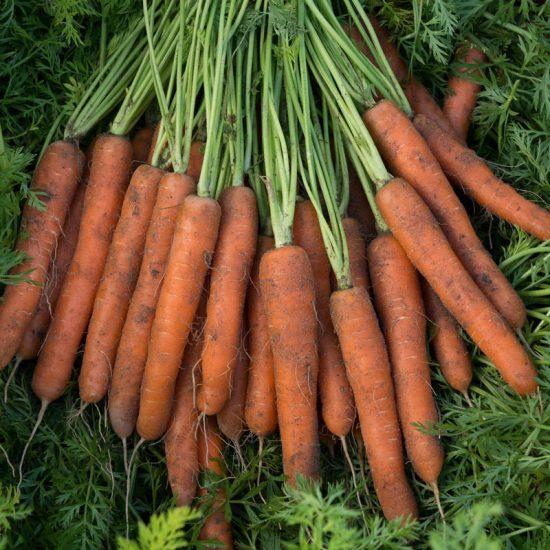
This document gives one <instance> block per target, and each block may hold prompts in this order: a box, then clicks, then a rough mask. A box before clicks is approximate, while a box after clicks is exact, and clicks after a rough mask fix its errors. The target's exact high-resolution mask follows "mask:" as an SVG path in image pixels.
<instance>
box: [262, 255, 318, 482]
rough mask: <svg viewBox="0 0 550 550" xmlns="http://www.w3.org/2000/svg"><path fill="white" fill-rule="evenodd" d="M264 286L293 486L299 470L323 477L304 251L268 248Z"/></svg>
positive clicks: (311, 287) (311, 291)
mask: <svg viewBox="0 0 550 550" xmlns="http://www.w3.org/2000/svg"><path fill="white" fill-rule="evenodd" d="M260 287H261V292H262V300H263V303H264V307H265V312H266V317H267V322H268V326H269V333H270V339H271V346H272V350H273V367H274V372H275V390H276V395H277V416H278V421H279V429H280V432H281V442H282V447H283V468H284V472H285V474H286V475H287V477H288V479H289V482H290V483H291V484H294V483H295V482H296V476H297V475H299V474H300V475H302V476H304V477H309V478H318V477H319V467H320V464H319V460H320V459H319V430H318V423H317V374H318V356H317V320H316V315H315V283H314V280H313V272H312V269H311V264H310V262H309V259H308V256H307V254H306V252H305V250H304V249H302V248H300V247H298V246H292V245H288V246H282V247H280V248H275V249H273V250H270V251H269V252H266V253H265V254H264V255H263V256H262V259H261V261H260Z"/></svg>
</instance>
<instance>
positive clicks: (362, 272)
mask: <svg viewBox="0 0 550 550" xmlns="http://www.w3.org/2000/svg"><path fill="white" fill-rule="evenodd" d="M342 226H343V227H344V232H345V234H346V243H347V245H348V256H349V267H350V271H351V283H352V285H353V286H359V287H362V288H364V289H366V290H368V288H369V285H370V283H369V270H368V268H367V247H366V244H365V238H364V237H363V235H362V230H361V226H360V224H359V222H358V221H357V220H356V219H354V218H344V219H343V220H342Z"/></svg>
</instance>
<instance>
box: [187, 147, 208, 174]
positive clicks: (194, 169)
mask: <svg viewBox="0 0 550 550" xmlns="http://www.w3.org/2000/svg"><path fill="white" fill-rule="evenodd" d="M203 160H204V143H203V142H202V141H194V142H193V143H192V144H191V150H190V152H189V164H188V165H187V172H186V173H187V175H188V176H191V177H192V178H194V179H195V180H197V181H198V179H199V177H200V175H201V169H202V161H203Z"/></svg>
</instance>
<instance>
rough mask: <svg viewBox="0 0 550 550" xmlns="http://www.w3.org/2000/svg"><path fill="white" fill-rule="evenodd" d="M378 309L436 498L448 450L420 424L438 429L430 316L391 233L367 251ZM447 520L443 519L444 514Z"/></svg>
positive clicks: (410, 431) (421, 466)
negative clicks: (430, 361) (428, 341)
mask: <svg viewBox="0 0 550 550" xmlns="http://www.w3.org/2000/svg"><path fill="white" fill-rule="evenodd" d="M367 258H368V265H369V271H370V275H371V280H372V291H373V295H374V305H375V308H376V312H377V313H378V316H379V318H380V322H381V325H382V332H383V334H384V338H385V340H386V344H387V347H388V353H389V357H390V364H391V370H392V377H393V383H394V387H395V396H396V401H397V411H398V413H399V420H400V422H401V428H402V430H403V437H404V439H405V448H406V450H407V456H408V457H409V459H410V461H411V463H412V467H413V469H414V471H415V472H416V473H417V475H418V476H419V477H420V479H422V480H423V481H424V482H426V483H428V484H429V485H430V486H431V487H432V489H433V491H434V494H435V495H436V500H437V503H438V506H439V507H440V505H439V491H438V486H437V479H438V477H439V474H440V473H441V469H442V468H443V460H444V455H443V448H442V447H441V444H440V442H439V439H438V438H437V437H436V436H433V435H428V434H425V433H422V432H421V431H419V429H418V428H417V427H415V426H414V425H413V424H414V423H422V424H428V425H434V424H436V423H437V421H438V414H437V409H436V405H435V402H434V398H433V390H432V385H431V380H430V369H429V366H428V354H427V349H426V316H425V313H424V306H423V303H422V291H421V288H420V280H419V278H418V274H417V272H416V269H415V268H414V267H413V265H412V264H411V262H410V261H409V259H408V258H407V255H406V254H405V251H404V250H403V248H401V245H400V244H399V243H398V242H397V241H396V239H395V238H394V237H393V235H391V233H380V235H378V237H376V239H374V241H372V242H371V243H370V245H369V247H368V249H367ZM442 515H443V513H442Z"/></svg>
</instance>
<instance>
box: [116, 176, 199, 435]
mask: <svg viewBox="0 0 550 550" xmlns="http://www.w3.org/2000/svg"><path fill="white" fill-rule="evenodd" d="M194 188H195V184H194V183H193V181H192V180H191V179H190V178H188V177H186V176H182V175H181V174H176V173H169V174H165V175H164V176H163V177H162V179H161V180H160V182H159V186H158V192H157V199H156V202H155V207H154V209H153V213H152V215H151V222H150V224H149V228H148V230H147V237H146V239H145V247H144V253H143V260H142V263H141V269H140V272H139V276H138V281H137V284H136V289H135V291H134V294H133V296H132V299H131V302H130V307H129V308H128V313H127V315H126V321H125V323H124V328H123V329H122V334H121V337H120V342H119V345H118V351H117V355H116V360H115V366H114V369H113V380H112V382H111V390H110V393H109V418H110V421H111V426H112V427H113V430H114V431H115V432H116V434H117V435H118V436H119V437H120V438H122V439H125V438H127V437H129V436H130V435H131V433H132V432H133V431H134V429H135V426H136V421H137V416H138V409H139V394H140V388H141V380H142V377H143V369H144V368H145V362H146V360H147V350H148V346H149V337H150V334H151V326H152V324H153V317H154V315H155V309H156V306H157V300H158V296H159V292H160V287H161V283H162V279H163V277H164V272H165V269H166V261H167V259H168V255H169V253H170V245H171V243H172V237H173V234H174V227H175V225H176V217H177V213H178V207H179V206H180V204H181V203H182V201H183V199H184V198H185V197H186V196H187V195H189V194H190V193H192V192H193V191H194Z"/></svg>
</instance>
